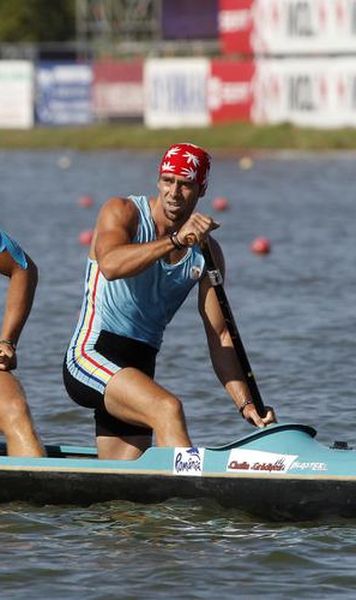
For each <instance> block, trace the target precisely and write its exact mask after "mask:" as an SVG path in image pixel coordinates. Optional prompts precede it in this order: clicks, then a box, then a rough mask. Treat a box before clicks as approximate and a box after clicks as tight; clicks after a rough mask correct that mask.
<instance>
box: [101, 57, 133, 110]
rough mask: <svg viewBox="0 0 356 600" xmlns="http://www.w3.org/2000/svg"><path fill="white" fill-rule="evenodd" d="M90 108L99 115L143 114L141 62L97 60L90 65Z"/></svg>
mask: <svg viewBox="0 0 356 600" xmlns="http://www.w3.org/2000/svg"><path fill="white" fill-rule="evenodd" d="M93 74H94V80H93V109H94V113H95V116H96V117H98V118H99V119H114V118H120V117H121V118H135V117H137V118H139V119H142V118H143V105H144V100H143V62H142V61H141V60H140V61H138V60H134V61H100V62H97V63H94V65H93Z"/></svg>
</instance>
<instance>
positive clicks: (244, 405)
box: [239, 400, 253, 414]
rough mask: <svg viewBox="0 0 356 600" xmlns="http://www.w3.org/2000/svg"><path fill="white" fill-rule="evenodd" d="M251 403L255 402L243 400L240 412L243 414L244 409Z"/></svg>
mask: <svg viewBox="0 0 356 600" xmlns="http://www.w3.org/2000/svg"><path fill="white" fill-rule="evenodd" d="M249 404H253V401H252V400H245V402H243V403H242V404H241V406H240V407H239V412H240V413H241V414H242V413H243V411H244V409H245V408H246V406H248V405H249Z"/></svg>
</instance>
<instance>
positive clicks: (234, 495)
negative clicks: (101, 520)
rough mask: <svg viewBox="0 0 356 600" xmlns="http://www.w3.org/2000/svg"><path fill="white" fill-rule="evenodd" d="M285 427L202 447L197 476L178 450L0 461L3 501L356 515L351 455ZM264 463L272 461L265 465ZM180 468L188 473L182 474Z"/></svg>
mask: <svg viewBox="0 0 356 600" xmlns="http://www.w3.org/2000/svg"><path fill="white" fill-rule="evenodd" d="M290 427H291V429H288V427H287V426H283V427H281V426H275V427H274V431H273V432H272V430H271V431H270V432H269V435H268V436H266V435H263V434H261V433H257V434H254V435H251V436H248V437H247V438H244V439H243V440H239V441H237V442H235V443H232V444H229V445H226V446H222V447H220V448H215V449H204V461H203V462H204V464H203V463H202V466H201V470H200V471H199V472H197V471H196V470H194V468H196V466H195V467H194V460H195V458H194V456H196V455H198V456H199V451H198V453H195V455H194V456H193V458H189V460H190V461H191V462H190V463H189V465H188V466H189V468H191V469H192V470H191V471H189V468H188V467H187V466H186V465H187V463H182V462H180V463H179V461H178V458H177V457H179V458H180V460H181V455H180V454H179V453H177V449H168V448H165V449H159V448H152V449H151V450H149V451H148V452H147V453H145V455H144V456H143V457H142V458H141V459H138V460H137V461H99V460H98V459H96V458H95V456H94V450H91V451H89V449H87V451H88V452H87V455H83V456H81V457H79V455H80V452H79V451H78V454H77V453H76V451H75V450H73V453H72V454H73V456H70V452H69V456H68V453H65V452H64V451H59V450H58V451H57V453H56V452H55V451H54V450H53V448H52V450H51V449H50V447H48V448H49V450H50V452H49V454H50V455H51V452H52V455H53V456H54V457H55V458H51V457H49V458H45V459H22V460H21V459H15V458H8V457H0V502H2V503H4V502H13V501H21V502H22V501H24V502H30V503H32V504H36V505H44V504H62V505H81V506H88V505H90V504H95V503H101V502H106V501H113V500H128V501H133V502H140V503H154V502H163V501H165V500H168V499H171V498H177V497H178V498H181V499H194V500H197V499H209V500H214V501H216V502H217V503H218V504H219V505H221V506H222V507H226V508H233V509H235V510H240V511H243V512H244V513H247V514H250V515H253V516H257V517H261V518H264V519H271V520H298V521H300V520H310V519H321V518H329V517H331V516H332V517H333V516H340V517H345V518H350V517H351V518H353V517H356V452H355V451H352V450H351V451H349V450H348V451H340V450H331V449H329V448H326V447H324V446H321V445H320V444H318V443H317V442H316V441H315V440H314V439H313V434H312V433H311V431H308V430H307V429H306V428H305V429H302V428H301V429H298V426H290ZM266 448H267V449H266ZM195 450H199V449H195ZM271 450H273V452H271ZM291 452H293V453H294V454H291ZM90 453H92V455H91V454H90ZM193 454H194V453H193ZM312 454H313V455H312ZM64 456H66V458H64ZM190 456H192V455H190ZM200 457H201V458H202V457H203V451H202V450H201V451H200ZM251 457H253V459H254V460H255V458H256V457H259V462H255V463H253V461H252V458H251ZM266 457H267V458H269V457H272V458H270V462H266ZM288 457H292V459H293V461H294V462H292V459H289V458H288ZM295 457H297V459H296V458H295ZM193 459H194V460H193ZM262 459H264V461H265V462H263V461H262ZM282 459H283V460H284V463H283V460H282ZM288 460H289V463H290V466H288V465H289V463H288ZM248 461H250V462H248ZM24 463H26V464H24ZM182 464H184V465H185V468H186V469H187V471H180V470H179V469H183V467H182ZM172 465H173V467H174V468H172ZM177 465H178V467H177ZM254 469H255V470H254ZM278 469H279V470H278Z"/></svg>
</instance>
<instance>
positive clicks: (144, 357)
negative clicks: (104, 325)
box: [63, 331, 157, 437]
mask: <svg viewBox="0 0 356 600" xmlns="http://www.w3.org/2000/svg"><path fill="white" fill-rule="evenodd" d="M95 350H96V351H97V352H99V353H100V354H101V355H102V356H103V357H104V358H106V359H108V360H110V361H111V362H113V363H114V364H116V365H118V366H119V367H120V368H125V367H134V368H136V369H139V370H140V371H142V372H143V373H146V375H148V376H149V377H151V378H152V379H153V377H154V372H155V366H156V355H157V349H156V348H152V346H149V345H148V344H145V343H144V342H140V341H137V340H132V339H130V338H126V337H123V336H120V335H116V334H114V333H110V332H108V331H102V332H101V333H100V335H99V337H98V340H97V342H96V343H95ZM63 380H64V385H65V387H66V390H67V392H68V394H69V396H70V397H71V398H72V400H74V401H75V402H76V403H77V404H80V406H85V407H86V408H91V409H94V418H95V425H96V426H95V433H96V436H100V435H101V436H115V437H117V436H135V435H152V429H150V428H149V427H140V426H138V425H131V424H130V423H126V422H125V421H121V420H119V419H116V418H115V417H113V416H112V415H110V414H109V413H108V411H107V410H106V408H105V404H104V396H103V394H102V393H101V392H99V391H97V390H95V389H94V388H91V387H90V386H88V385H86V384H84V383H83V382H81V381H80V380H79V379H76V378H75V377H73V375H72V374H71V373H70V372H69V370H68V367H67V364H66V359H65V360H64V363H63Z"/></svg>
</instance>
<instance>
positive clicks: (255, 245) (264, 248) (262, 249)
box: [250, 237, 271, 254]
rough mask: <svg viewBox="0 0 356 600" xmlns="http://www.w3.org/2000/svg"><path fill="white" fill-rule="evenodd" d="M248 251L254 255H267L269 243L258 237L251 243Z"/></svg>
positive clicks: (269, 247) (267, 240) (265, 239)
mask: <svg viewBox="0 0 356 600" xmlns="http://www.w3.org/2000/svg"><path fill="white" fill-rule="evenodd" d="M250 250H251V252H254V253H255V254H269V253H270V252H271V242H270V241H269V239H267V238H265V237H258V238H256V239H255V240H253V242H251V244H250Z"/></svg>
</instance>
